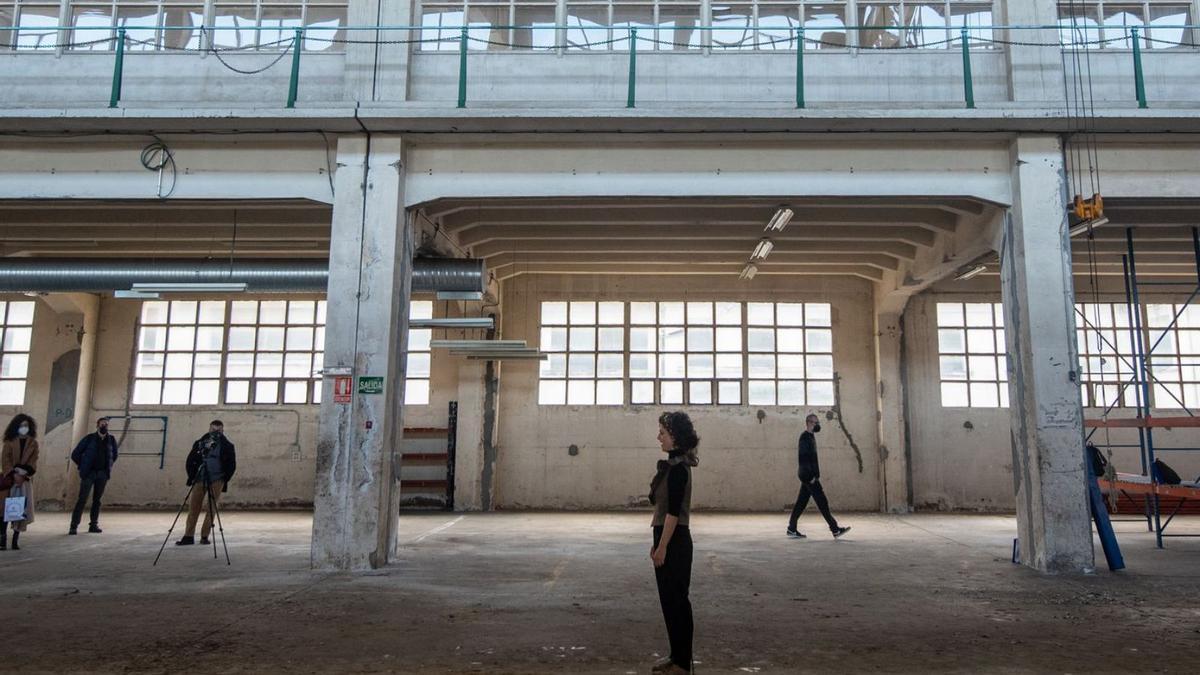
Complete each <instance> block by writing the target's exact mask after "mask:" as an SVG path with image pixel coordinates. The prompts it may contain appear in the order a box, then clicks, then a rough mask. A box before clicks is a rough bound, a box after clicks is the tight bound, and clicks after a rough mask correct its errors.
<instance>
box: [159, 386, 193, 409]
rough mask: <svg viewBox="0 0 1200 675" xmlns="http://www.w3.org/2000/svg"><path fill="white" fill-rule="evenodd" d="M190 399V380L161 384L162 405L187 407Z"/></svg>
mask: <svg viewBox="0 0 1200 675" xmlns="http://www.w3.org/2000/svg"><path fill="white" fill-rule="evenodd" d="M191 398H192V381H191V380H167V381H166V382H163V388H162V402H163V405H187V403H188V401H190V400H191Z"/></svg>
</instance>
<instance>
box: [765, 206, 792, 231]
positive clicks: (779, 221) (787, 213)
mask: <svg viewBox="0 0 1200 675" xmlns="http://www.w3.org/2000/svg"><path fill="white" fill-rule="evenodd" d="M793 215H795V214H793V213H792V210H791V209H779V210H778V211H776V212H775V215H773V216H771V220H770V221H768V222H767V228H766V229H765V230H763V231H764V232H783V228H785V227H787V224H788V223H790V222H791V221H792V216H793Z"/></svg>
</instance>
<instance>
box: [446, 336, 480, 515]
mask: <svg viewBox="0 0 1200 675" xmlns="http://www.w3.org/2000/svg"><path fill="white" fill-rule="evenodd" d="M486 368H487V366H486V363H485V362H484V361H466V360H464V361H462V362H461V364H460V365H459V366H458V455H457V458H456V460H455V463H454V509H455V510H456V511H479V510H480V509H481V508H482V506H483V501H482V498H483V495H482V490H481V481H482V479H483V402H484V377H485V375H486Z"/></svg>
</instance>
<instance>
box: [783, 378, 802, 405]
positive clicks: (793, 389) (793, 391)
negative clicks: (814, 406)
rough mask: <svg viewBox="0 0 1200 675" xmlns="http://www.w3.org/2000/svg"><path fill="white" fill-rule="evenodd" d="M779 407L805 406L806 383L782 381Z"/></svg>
mask: <svg viewBox="0 0 1200 675" xmlns="http://www.w3.org/2000/svg"><path fill="white" fill-rule="evenodd" d="M779 405H804V383H803V382H800V381H797V380H780V381H779Z"/></svg>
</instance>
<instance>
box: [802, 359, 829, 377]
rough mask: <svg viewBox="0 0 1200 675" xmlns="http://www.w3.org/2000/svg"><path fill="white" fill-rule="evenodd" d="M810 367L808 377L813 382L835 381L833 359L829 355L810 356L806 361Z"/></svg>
mask: <svg viewBox="0 0 1200 675" xmlns="http://www.w3.org/2000/svg"><path fill="white" fill-rule="evenodd" d="M805 362H806V365H807V366H808V377H809V379H812V380H832V379H833V357H832V356H828V355H822V354H816V355H811V354H810V355H809V356H808V357H807V358H806V359H805Z"/></svg>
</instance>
